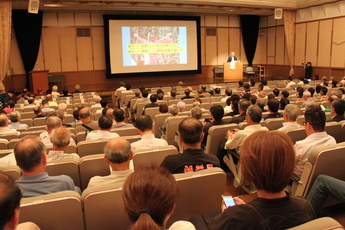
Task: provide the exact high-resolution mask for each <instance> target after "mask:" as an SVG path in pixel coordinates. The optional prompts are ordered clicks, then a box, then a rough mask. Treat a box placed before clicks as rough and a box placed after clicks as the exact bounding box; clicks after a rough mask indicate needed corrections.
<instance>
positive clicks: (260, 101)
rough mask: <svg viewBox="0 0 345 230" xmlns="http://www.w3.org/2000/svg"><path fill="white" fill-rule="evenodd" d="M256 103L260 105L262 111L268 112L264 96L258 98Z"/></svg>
mask: <svg viewBox="0 0 345 230" xmlns="http://www.w3.org/2000/svg"><path fill="white" fill-rule="evenodd" d="M256 105H257V106H259V107H260V109H261V111H262V112H267V110H266V109H265V106H266V100H265V99H263V98H259V99H257V100H256Z"/></svg>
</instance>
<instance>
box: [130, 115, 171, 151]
mask: <svg viewBox="0 0 345 230" xmlns="http://www.w3.org/2000/svg"><path fill="white" fill-rule="evenodd" d="M135 127H136V129H137V132H138V134H139V135H140V136H141V140H139V141H136V142H133V143H132V144H131V149H132V151H138V150H142V149H153V148H158V147H161V146H167V145H168V143H167V142H166V141H165V140H163V139H159V138H155V135H154V134H153V130H154V127H153V121H152V118H151V117H150V116H148V115H143V116H141V117H138V118H137V120H136V121H135Z"/></svg>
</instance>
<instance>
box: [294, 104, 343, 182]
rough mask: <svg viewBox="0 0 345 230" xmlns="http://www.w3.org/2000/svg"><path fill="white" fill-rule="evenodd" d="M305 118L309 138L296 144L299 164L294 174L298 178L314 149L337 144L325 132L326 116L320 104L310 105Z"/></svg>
mask: <svg viewBox="0 0 345 230" xmlns="http://www.w3.org/2000/svg"><path fill="white" fill-rule="evenodd" d="M304 117H305V121H306V123H305V131H306V133H307V135H308V136H307V137H306V138H305V139H304V140H301V141H297V142H296V144H295V150H296V162H297V163H296V166H295V170H294V173H295V174H296V175H297V176H301V174H302V172H303V169H304V165H305V163H306V162H307V160H308V157H309V154H310V152H311V151H312V150H313V149H314V148H316V147H319V146H327V145H332V144H336V141H335V139H334V138H333V137H332V136H330V135H328V134H327V133H326V131H325V124H326V115H325V112H324V111H322V109H321V107H320V105H319V104H317V103H312V104H310V105H308V106H307V107H306V111H305V113H304Z"/></svg>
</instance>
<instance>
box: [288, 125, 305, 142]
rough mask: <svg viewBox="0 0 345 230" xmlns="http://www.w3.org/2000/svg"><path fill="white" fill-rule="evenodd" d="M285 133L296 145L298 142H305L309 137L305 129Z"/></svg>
mask: <svg viewBox="0 0 345 230" xmlns="http://www.w3.org/2000/svg"><path fill="white" fill-rule="evenodd" d="M285 133H286V134H287V135H288V136H289V137H290V138H291V140H292V142H293V143H296V141H300V140H303V139H305V138H306V137H307V133H306V132H305V128H304V127H301V128H296V129H290V130H286V131H285Z"/></svg>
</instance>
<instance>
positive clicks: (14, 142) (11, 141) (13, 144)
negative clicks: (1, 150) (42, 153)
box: [8, 138, 20, 149]
mask: <svg viewBox="0 0 345 230" xmlns="http://www.w3.org/2000/svg"><path fill="white" fill-rule="evenodd" d="M18 141H20V138H15V139H12V140H10V141H9V142H8V148H9V149H14V146H15V144H16V143H17V142H18Z"/></svg>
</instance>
